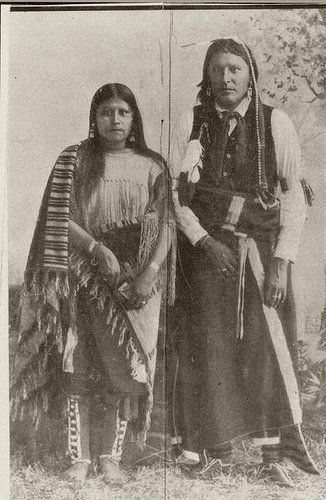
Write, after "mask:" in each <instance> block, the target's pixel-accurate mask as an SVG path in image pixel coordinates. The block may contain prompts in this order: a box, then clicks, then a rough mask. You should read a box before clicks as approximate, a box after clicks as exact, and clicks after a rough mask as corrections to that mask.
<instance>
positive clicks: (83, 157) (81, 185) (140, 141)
mask: <svg viewBox="0 0 326 500" xmlns="http://www.w3.org/2000/svg"><path fill="white" fill-rule="evenodd" d="M112 97H117V98H119V99H122V100H123V101H125V102H126V103H127V104H128V105H129V107H130V109H131V111H132V116H133V119H132V126H131V131H130V134H129V137H128V138H127V142H126V146H127V147H132V148H133V149H134V150H135V151H136V152H137V153H138V154H141V155H143V156H145V157H147V158H152V159H153V160H154V161H155V162H156V163H157V164H158V165H160V166H161V167H162V168H163V166H165V163H164V160H163V158H162V157H161V155H159V154H158V153H156V152H155V151H153V150H152V149H150V148H149V147H148V146H147V144H146V141H145V137H144V128H143V121H142V118H141V114H140V111H139V108H138V105H137V101H136V98H135V96H134V94H133V93H132V91H131V90H130V89H129V88H128V87H127V86H126V85H123V84H122V83H108V84H106V85H103V87H100V88H99V89H98V90H97V91H96V93H95V95H94V97H93V99H92V103H91V109H90V115H89V137H88V139H86V141H84V142H83V143H82V145H81V148H80V153H81V154H80V165H79V168H78V172H77V177H76V194H77V196H78V197H79V198H80V200H79V201H82V200H83V199H85V198H86V199H88V198H89V196H90V194H91V193H92V191H93V189H94V187H95V186H96V184H97V182H98V180H99V178H100V177H101V176H102V175H103V173H104V155H103V147H102V145H101V141H100V136H99V132H98V130H97V125H96V111H97V108H98V106H99V104H101V103H102V102H103V101H105V100H107V99H111V98H112ZM131 138H132V140H131Z"/></svg>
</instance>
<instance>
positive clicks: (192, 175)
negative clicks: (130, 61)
mask: <svg viewBox="0 0 326 500" xmlns="http://www.w3.org/2000/svg"><path fill="white" fill-rule="evenodd" d="M257 78H258V70H257V66H256V62H255V60H254V58H253V56H252V53H251V51H250V50H249V48H248V47H247V46H246V45H245V44H244V43H243V42H241V41H240V40H237V39H233V38H226V39H223V38H222V39H218V40H215V41H214V42H213V43H212V44H211V45H210V47H209V48H208V50H207V54H206V57H205V62H204V67H203V78H202V81H201V83H200V84H199V87H200V91H199V94H198V105H196V106H195V107H194V108H193V109H192V110H191V111H190V112H188V113H186V114H185V115H184V116H183V118H182V119H181V122H180V124H179V127H178V128H177V130H176V132H175V134H174V139H173V145H172V154H171V171H172V177H173V198H174V207H175V213H176V219H177V225H178V227H179V229H180V235H179V249H180V256H181V258H180V263H181V265H180V273H179V280H178V283H179V288H178V289H177V291H178V293H177V298H178V300H177V304H176V314H175V316H176V321H177V324H176V325H175V328H176V329H177V331H178V335H175V342H176V349H177V352H178V363H179V364H178V366H179V370H178V371H177V372H176V374H175V377H176V379H175V386H176V392H174V394H173V412H172V418H173V428H174V430H173V432H174V435H175V438H176V439H177V440H178V441H179V442H180V440H182V446H181V449H180V456H179V459H178V460H179V462H180V463H182V462H183V463H188V464H197V463H198V462H199V455H198V454H199V453H201V456H202V460H203V461H204V465H203V468H202V469H200V473H202V474H206V473H209V472H210V471H212V470H213V469H214V468H216V467H218V468H219V469H222V470H225V469H224V468H226V469H229V467H228V466H229V464H230V463H231V460H232V457H231V454H232V442H233V441H234V439H236V438H240V437H246V436H247V437H253V438H254V442H255V443H256V444H260V445H262V451H263V466H262V472H261V474H262V475H265V476H268V477H271V478H272V479H273V480H274V481H276V482H277V483H279V484H282V485H284V486H292V485H293V482H292V479H291V478H290V476H289V475H288V472H287V471H286V470H285V468H284V467H282V464H283V462H284V457H290V458H291V459H292V461H293V462H295V463H296V464H297V465H298V466H299V467H301V468H303V469H305V470H307V471H309V472H316V468H315V466H314V464H313V463H312V461H311V458H310V457H309V455H308V452H307V449H306V446H305V444H304V441H303V438H302V433H301V429H300V424H301V408H300V401H299V390H298V383H297V353H296V324H295V303H294V297H293V292H292V287H291V268H292V265H293V263H294V262H295V260H296V255H297V251H298V247H299V240H300V233H301V229H302V226H303V224H304V221H305V197H304V193H305V191H306V190H304V189H303V187H304V185H303V182H301V178H300V146H299V142H298V139H297V135H296V132H295V129H294V126H293V124H292V123H291V121H290V120H289V118H288V117H287V116H286V115H285V114H284V113H282V112H281V111H279V110H277V109H273V108H271V107H270V106H267V105H265V104H263V103H262V102H261V101H260V98H259V94H258V89H257ZM307 194H308V195H309V190H307ZM282 460H283V462H282Z"/></svg>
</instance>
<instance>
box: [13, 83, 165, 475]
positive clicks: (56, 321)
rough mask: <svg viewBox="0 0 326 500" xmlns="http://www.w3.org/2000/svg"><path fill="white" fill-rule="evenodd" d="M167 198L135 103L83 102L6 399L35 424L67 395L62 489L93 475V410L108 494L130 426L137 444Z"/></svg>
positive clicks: (60, 163) (41, 238) (145, 410)
mask: <svg viewBox="0 0 326 500" xmlns="http://www.w3.org/2000/svg"><path fill="white" fill-rule="evenodd" d="M166 193H167V177H166V175H165V171H164V162H163V160H162V158H161V157H160V155H158V154H157V153H155V152H153V151H151V150H150V149H149V148H148V147H147V146H146V142H145V139H144V133H143V125H142V119H141V115H140V112H139V109H138V106H137V103H136V100H135V97H134V95H133V93H132V92H131V90H130V89H129V88H128V87H126V86H125V85H122V84H120V83H113V84H111V83H110V84H107V85H104V86H103V87H101V88H100V89H99V90H98V91H97V92H96V94H95V96H94V98H93V100H92V104H91V110H90V132H89V138H88V139H87V140H85V141H83V142H81V143H80V144H78V145H75V146H71V147H68V148H67V149H65V151H64V152H63V153H62V154H61V155H60V156H59V158H58V160H57V162H56V164H55V166H54V168H53V170H52V173H51V175H50V179H49V182H48V184H47V187H46V190H45V194H44V198H43V201H42V206H41V210H40V215H39V218H38V222H37V226H36V230H35V233H34V238H33V242H32V246H31V250H30V254H29V258H28V263H27V269H26V273H25V282H24V288H23V294H22V316H21V333H20V340H19V352H18V355H17V357H16V358H17V359H16V367H15V370H16V374H15V378H14V384H13V387H12V416H13V418H14V419H15V418H17V417H19V416H20V417H21V418H22V416H23V415H24V412H28V413H29V414H31V413H32V414H33V416H34V418H35V420H36V421H37V420H38V419H39V418H40V414H41V411H42V410H48V409H50V408H51V406H52V407H53V406H54V405H55V403H53V402H54V396H55V395H56V393H58V392H62V391H61V390H59V389H62V385H60V384H64V388H65V393H66V395H67V402H68V424H69V425H68V448H69V453H70V456H71V460H72V465H71V467H70V468H69V469H68V470H67V471H66V473H65V477H66V478H69V479H79V480H84V479H85V478H86V476H87V474H88V472H89V470H90V464H91V453H90V439H89V427H90V424H89V423H90V407H93V405H94V403H96V402H98V403H100V405H101V406H102V407H103V408H104V409H105V411H104V416H103V422H102V423H101V429H102V435H101V437H100V440H99V441H100V450H99V470H100V472H101V473H102V474H103V475H104V480H105V481H106V482H108V483H119V484H121V483H123V482H124V481H125V480H126V476H125V473H124V472H123V471H122V470H121V469H120V467H119V462H120V458H121V453H122V445H123V441H124V437H125V432H126V427H127V423H128V422H130V425H131V427H132V430H133V433H134V435H135V437H136V438H137V440H138V441H139V442H140V443H141V444H142V443H144V441H145V436H146V431H147V430H148V428H149V425H150V413H151V409H152V404H153V380H154V372H155V362H156V344H157V334H158V325H159V313H160V304H161V298H162V291H163V284H164V282H165V279H164V278H165V276H164V269H166V267H165V261H166V256H167V253H168V250H169V247H170V243H169V241H170V229H169V221H168V213H167V210H166V206H167V197H166ZM172 267H173V264H172ZM170 283H173V280H170ZM61 367H62V368H61ZM62 371H63V375H62Z"/></svg>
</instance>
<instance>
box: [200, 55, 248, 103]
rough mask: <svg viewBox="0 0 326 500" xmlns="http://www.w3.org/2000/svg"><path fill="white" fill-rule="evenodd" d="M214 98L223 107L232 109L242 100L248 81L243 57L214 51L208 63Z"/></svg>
mask: <svg viewBox="0 0 326 500" xmlns="http://www.w3.org/2000/svg"><path fill="white" fill-rule="evenodd" d="M208 75H209V78H210V82H211V87H212V91H213V95H214V98H215V100H216V102H217V103H218V104H219V105H220V106H222V107H223V108H226V109H229V110H233V109H235V108H236V107H237V106H238V104H239V103H240V102H241V101H242V99H243V98H244V97H245V95H246V94H247V91H248V87H249V83H250V71H249V67H248V65H247V63H246V61H245V60H244V59H242V57H240V56H236V55H235V54H230V53H229V52H215V54H214V55H213V56H212V58H211V60H210V62H209V65H208Z"/></svg>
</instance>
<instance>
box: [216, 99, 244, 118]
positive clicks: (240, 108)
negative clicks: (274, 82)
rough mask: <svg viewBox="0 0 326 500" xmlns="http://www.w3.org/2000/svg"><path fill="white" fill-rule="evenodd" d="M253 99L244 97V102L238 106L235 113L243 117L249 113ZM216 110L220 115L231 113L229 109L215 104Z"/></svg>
mask: <svg viewBox="0 0 326 500" xmlns="http://www.w3.org/2000/svg"><path fill="white" fill-rule="evenodd" d="M250 101H251V99H250V98H249V97H247V96H246V97H244V98H243V99H242V101H241V102H240V103H239V104H238V106H237V107H236V108H235V109H234V110H233V112H234V113H239V115H241V116H242V117H244V115H245V114H246V113H247V110H248V108H249V104H250ZM215 109H216V111H217V112H218V113H219V114H222V113H224V112H225V111H230V110H229V109H225V108H222V106H219V104H217V103H215Z"/></svg>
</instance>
